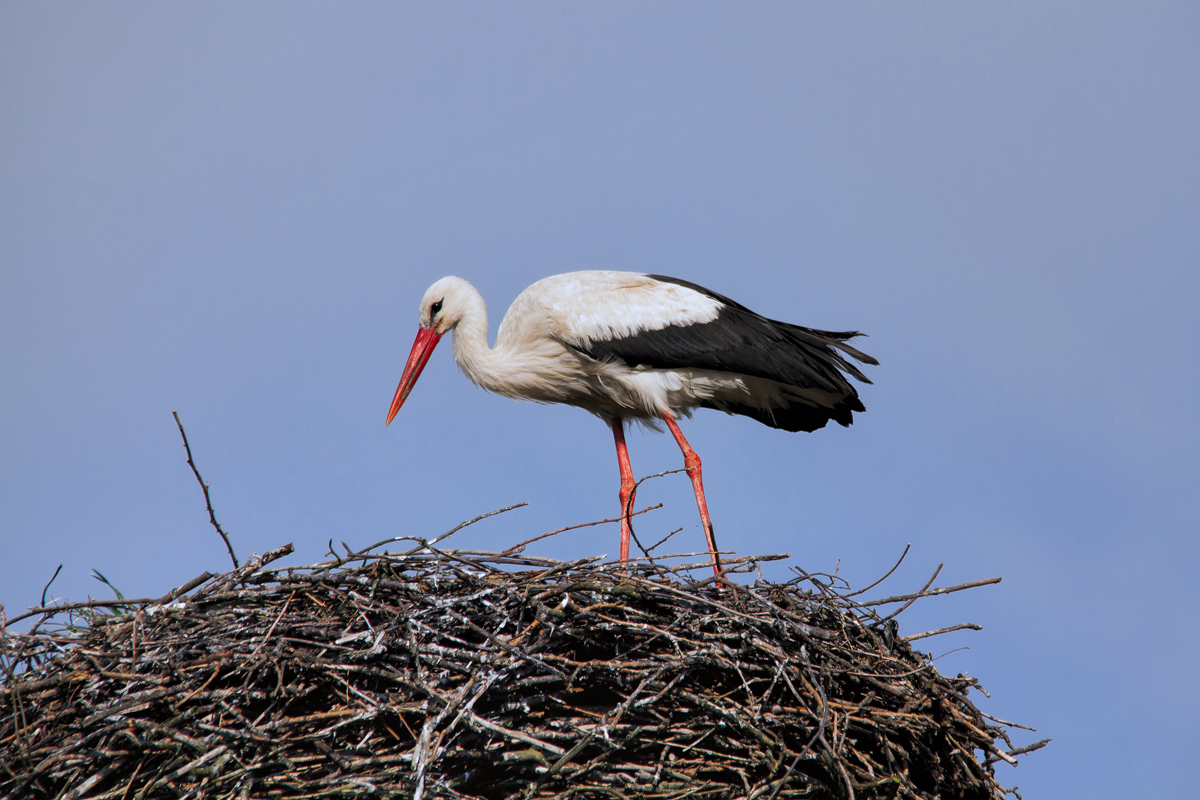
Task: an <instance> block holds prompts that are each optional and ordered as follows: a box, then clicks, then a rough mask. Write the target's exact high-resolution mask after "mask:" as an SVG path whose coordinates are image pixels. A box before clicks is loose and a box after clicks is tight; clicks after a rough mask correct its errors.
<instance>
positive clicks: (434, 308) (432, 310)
mask: <svg viewBox="0 0 1200 800" xmlns="http://www.w3.org/2000/svg"><path fill="white" fill-rule="evenodd" d="M441 310H442V301H441V300H438V301H437V302H436V303H434V304H433V305H431V306H430V307H429V318H430V319H433V318H434V317H436V316H437V315H438V312H439V311H441Z"/></svg>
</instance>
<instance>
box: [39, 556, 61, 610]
mask: <svg viewBox="0 0 1200 800" xmlns="http://www.w3.org/2000/svg"><path fill="white" fill-rule="evenodd" d="M62 567H63V565H62V564H59V565H58V569H56V570H54V574H53V575H51V576H50V580H48V581H47V582H46V585H45V586H44V587H42V605H46V592H48V591H50V584H52V583H54V579H55V578H57V577H58V573H60V572H62Z"/></svg>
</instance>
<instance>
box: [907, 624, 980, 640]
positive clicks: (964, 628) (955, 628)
mask: <svg viewBox="0 0 1200 800" xmlns="http://www.w3.org/2000/svg"><path fill="white" fill-rule="evenodd" d="M981 630H983V626H982V625H976V624H975V623H974V622H964V623H962V624H961V625H951V626H950V627H949V628H938V629H937V630H936V631H925V632H924V633H914V634H913V635H911V636H901V637H900V638H901V639H902V640H903V641H906V642H915V641H917V640H918V639H928V638H929V637H930V636H937V635H938V634H942V633H950V632H951V631H981Z"/></svg>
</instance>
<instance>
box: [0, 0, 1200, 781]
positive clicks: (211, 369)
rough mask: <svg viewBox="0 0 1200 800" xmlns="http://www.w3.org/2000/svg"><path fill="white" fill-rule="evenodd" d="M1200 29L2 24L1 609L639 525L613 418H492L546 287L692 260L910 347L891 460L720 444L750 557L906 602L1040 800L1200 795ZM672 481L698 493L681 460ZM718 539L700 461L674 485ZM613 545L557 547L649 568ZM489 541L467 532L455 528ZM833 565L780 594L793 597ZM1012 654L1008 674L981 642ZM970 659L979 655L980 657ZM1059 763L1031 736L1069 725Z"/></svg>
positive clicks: (664, 17) (691, 23)
mask: <svg viewBox="0 0 1200 800" xmlns="http://www.w3.org/2000/svg"><path fill="white" fill-rule="evenodd" d="M1198 23H1200V13H1198V12H1197V10H1196V7H1195V6H1194V5H1192V4H1184V3H1148V4H1132V3H1126V4H1117V3H1050V4H1047V3H1005V4H948V3H943V4H933V3H926V4H905V5H898V4H882V3H872V4H854V5H841V4H832V3H824V4H816V3H808V4H783V3H759V4H754V5H733V4H715V3H701V2H696V3H658V4H653V5H646V4H633V3H620V2H611V3H604V4H587V5H585V4H558V3H519V4H505V5H500V4H489V5H484V4H466V3H459V4H432V3H429V4H410V3H366V2H364V3H357V4H353V5H344V4H342V5H333V4H326V3H306V2H291V3H286V4H285V3H269V2H264V3H256V4H234V3H204V4H200V3H193V4H169V5H168V4H150V3H146V4H134V3H111V4H104V5H97V4H87V5H85V4H32V3H28V4H27V3H14V2H8V3H4V4H0V82H2V83H0V126H2V127H0V270H2V284H0V348H2V351H0V359H2V361H0V366H2V372H0V375H2V376H3V380H2V382H0V410H2V414H0V543H2V544H3V553H4V556H3V558H2V559H0V603H3V604H4V607H5V609H6V611H7V612H8V614H9V615H10V616H11V615H13V614H15V613H17V612H18V611H19V610H20V609H22V608H23V607H25V606H27V605H31V604H34V603H36V601H37V600H38V597H39V595H40V593H41V590H42V586H43V584H44V583H45V582H46V581H47V580H48V579H49V577H50V575H51V574H52V573H53V572H54V569H55V567H56V566H57V565H58V564H59V563H62V564H63V565H64V566H63V571H62V574H61V575H60V576H59V578H58V580H57V581H56V582H55V584H54V586H53V588H52V591H51V594H52V595H54V596H59V597H70V598H73V599H81V598H84V597H86V596H87V595H88V594H92V595H97V596H105V595H106V594H107V591H108V590H107V589H106V587H103V586H101V585H100V584H98V583H96V582H95V581H94V580H92V579H91V578H90V577H89V575H90V572H91V570H92V569H97V570H99V571H101V572H103V573H104V574H105V575H107V576H108V577H109V578H110V579H111V580H112V582H113V583H114V584H115V585H117V586H118V587H119V588H121V589H122V591H124V592H125V593H126V594H129V595H156V594H161V593H164V592H166V591H167V590H169V589H170V588H172V587H173V586H177V585H179V584H181V583H182V582H184V581H186V580H188V579H189V578H191V577H193V576H194V575H196V574H198V573H199V572H201V571H203V570H206V569H207V570H216V569H222V568H224V567H225V566H226V564H227V560H226V555H225V553H224V549H223V547H222V546H221V544H220V542H219V540H218V539H217V537H216V536H215V534H214V533H213V532H212V530H211V528H209V526H208V523H207V519H206V514H205V511H204V506H203V500H202V498H201V496H200V493H199V489H198V487H197V486H196V484H195V481H194V479H193V477H192V475H191V473H190V471H189V470H188V468H187V466H186V464H185V462H184V459H183V451H182V448H181V446H180V443H179V440H178V433H177V431H176V430H175V427H174V422H173V420H172V419H171V411H172V410H177V411H178V412H179V413H180V415H181V416H182V418H183V421H184V424H185V425H186V426H187V429H188V433H189V436H190V438H191V440H192V444H193V448H194V451H195V454H196V458H197V460H198V462H199V465H200V468H201V470H202V472H203V473H204V475H205V477H206V479H207V480H208V481H209V482H210V483H211V484H212V485H213V488H212V492H213V499H214V502H215V504H216V507H217V512H218V516H219V518H220V519H221V521H222V523H223V524H224V525H225V527H226V528H227V530H229V531H230V532H231V534H232V537H233V541H234V544H235V547H236V549H237V551H238V554H239V555H241V556H243V557H244V556H247V555H249V554H250V553H252V552H263V551H264V550H267V549H270V548H273V547H276V546H278V545H280V544H283V543H285V542H293V543H294V544H295V546H296V549H297V554H296V557H295V559H294V562H295V563H308V562H311V561H314V560H317V559H319V558H320V557H321V556H322V554H323V553H324V551H325V546H326V545H325V543H326V542H327V541H328V540H329V539H333V540H334V541H335V542H337V541H339V540H346V541H347V542H349V543H351V544H366V543H369V542H373V541H376V540H379V539H382V538H384V537H386V536H392V535H404V534H414V535H434V534H437V533H439V532H442V531H445V530H447V529H449V528H450V527H452V526H453V525H455V524H457V523H458V522H460V521H461V520H463V519H466V518H469V517H473V516H475V515H476V514H479V513H482V512H485V511H488V510H491V509H494V508H498V507H501V506H505V505H509V504H511V503H514V502H518V501H529V502H530V503H531V505H530V506H529V507H528V508H524V509H521V510H518V511H514V512H511V513H509V514H507V515H504V516H501V517H499V518H496V519H493V520H488V521H486V522H484V523H480V524H479V525H477V526H475V527H474V528H471V529H468V530H466V531H463V532H462V533H460V534H458V535H457V537H456V541H457V542H458V545H459V546H462V547H485V548H495V547H501V546H503V547H507V546H509V545H511V544H513V543H515V542H517V541H520V540H521V539H524V538H528V537H530V536H533V535H535V534H538V533H542V532H545V531H549V530H553V529H555V528H558V527H561V526H564V525H569V524H573V523H579V522H586V521H590V520H595V519H602V518H606V517H610V516H612V515H613V514H614V513H615V512H616V504H617V488H618V475H617V467H616V458H615V455H614V453H613V448H612V440H611V436H610V434H609V432H608V431H607V430H606V429H605V427H604V426H603V425H602V424H601V423H600V422H598V421H597V420H595V419H594V418H592V417H590V416H588V415H587V414H585V413H583V412H581V411H578V410H576V409H570V408H559V407H543V406H535V405H529V404H520V403H514V402H512V401H508V400H504V399H501V398H496V397H492V396H489V395H487V394H485V393H484V392H482V391H480V390H478V389H475V388H474V387H473V386H471V385H470V384H469V383H468V382H467V381H466V379H465V378H463V377H462V376H461V375H459V374H457V372H456V371H455V369H454V366H453V363H452V361H451V358H450V355H451V354H450V352H449V348H443V349H439V351H438V352H437V353H435V355H434V358H433V361H432V362H431V364H430V366H429V368H428V369H427V370H426V372H425V374H424V375H423V377H422V379H421V381H420V383H419V384H418V386H417V388H416V390H415V391H414V393H413V395H412V396H411V397H410V399H409V401H408V403H407V404H406V405H405V407H404V409H403V410H402V411H401V413H400V415H399V416H398V417H397V420H396V422H394V423H393V424H392V426H391V427H390V428H386V429H385V428H384V427H383V420H384V416H385V414H386V412H387V407H388V403H389V401H390V400H391V395H392V392H393V391H394V389H395V386H396V382H397V380H398V379H399V376H400V371H401V369H402V367H403V364H404V359H405V357H406V356H407V353H408V348H409V346H410V345H411V343H412V338H413V335H414V333H415V329H416V314H417V302H418V300H419V299H420V297H421V295H422V293H423V292H424V290H425V288H426V287H427V286H428V285H429V284H430V283H432V282H433V281H434V280H436V279H437V278H439V277H441V276H442V275H445V274H457V275H460V276H462V277H464V278H467V279H468V280H470V281H472V282H473V283H474V284H475V285H476V286H477V287H478V288H479V289H480V291H481V292H482V294H483V296H484V297H485V298H486V299H487V300H488V301H489V303H490V306H489V311H490V314H491V324H492V330H493V332H494V330H495V327H496V325H497V324H498V323H499V320H500V318H501V316H502V315H503V312H504V310H505V308H507V304H508V303H509V302H510V301H511V300H512V299H513V298H514V297H515V296H516V295H517V293H519V292H520V290H521V289H522V288H524V287H525V286H526V285H528V284H529V283H532V282H533V281H534V280H537V279H538V278H541V277H544V276H546V275H550V274H554V273H557V272H564V271H568V270H572V269H592V268H611V269H628V270H637V271H648V272H655V273H662V274H668V275H674V276H677V277H680V278H684V279H687V280H691V281H694V282H697V283H700V284H702V285H705V286H708V287H709V288H711V289H713V290H715V291H718V292H721V293H723V294H727V295H730V296H732V297H734V298H735V299H737V300H738V301H740V302H742V303H744V304H745V305H748V306H749V307H751V308H753V309H755V310H756V311H759V312H760V313H763V314H766V315H768V316H772V317H775V318H778V319H784V320H788V321H792V322H796V323H799V324H803V325H809V326H813V327H824V328H832V329H837V330H842V329H846V328H852V329H860V330H863V331H865V332H867V333H869V334H870V338H869V339H866V340H864V343H863V349H865V350H866V351H867V352H869V353H871V354H872V355H874V356H876V357H877V358H879V360H880V361H881V366H880V367H878V368H873V369H872V370H871V371H870V375H871V377H872V378H873V380H875V386H871V387H865V388H864V390H863V392H862V396H863V400H864V402H865V404H866V406H867V409H868V411H867V413H866V414H863V415H860V416H859V417H858V419H857V421H856V423H855V425H854V426H853V427H852V428H850V429H849V430H844V429H841V428H836V427H835V428H834V429H832V430H829V429H827V430H824V431H820V432H818V433H815V434H811V435H809V434H798V435H793V434H786V433H783V432H780V431H773V430H770V429H767V428H765V427H763V426H761V425H759V424H757V423H755V422H753V421H751V420H748V419H744V418H731V417H727V416H725V415H722V414H719V413H716V412H699V413H698V414H697V415H696V417H695V418H694V419H692V420H691V421H690V422H686V423H685V424H684V431H685V433H686V434H687V435H688V437H689V438H690V440H691V441H692V444H693V445H694V446H695V447H696V450H697V451H698V452H699V453H700V455H701V457H702V458H703V459H704V464H705V481H706V487H707V489H708V494H709V503H710V509H711V511H712V514H713V518H714V523H715V527H716V532H717V536H718V541H719V542H720V543H721V545H722V546H723V547H727V548H730V549H736V550H738V551H739V552H741V553H764V552H787V553H791V555H792V560H791V562H790V563H795V564H800V565H802V566H803V567H804V568H805V569H807V570H809V571H813V570H826V571H830V570H833V569H834V568H835V567H838V566H839V564H840V570H841V573H842V574H843V575H845V576H846V577H848V578H849V579H850V580H851V581H852V582H854V583H855V584H857V585H865V584H866V583H868V582H870V581H871V580H874V579H875V578H876V577H878V576H879V575H881V574H882V573H883V572H884V571H885V570H886V569H887V567H888V566H890V564H891V562H892V561H894V559H895V558H896V556H897V555H898V554H899V553H900V551H901V550H902V549H903V547H904V545H905V544H907V543H910V542H911V543H912V545H913V547H912V551H911V553H910V555H909V557H908V560H907V561H906V564H905V566H904V567H903V568H902V569H901V570H900V571H899V572H898V574H897V575H896V576H895V577H893V578H892V579H891V580H890V581H889V583H888V584H886V585H885V588H889V587H890V588H891V589H892V590H894V591H895V592H902V591H909V590H913V589H915V588H917V587H918V586H919V585H920V584H922V583H923V582H924V581H925V579H926V578H927V577H928V574H929V573H930V572H932V570H933V568H934V567H935V566H936V565H937V564H938V563H942V562H944V563H945V568H944V569H943V572H942V576H941V578H940V579H939V583H940V584H942V585H946V584H950V583H957V582H960V581H966V580H973V579H978V578H985V577H991V576H994V575H1001V576H1003V577H1004V582H1003V583H1002V584H1000V585H999V586H995V587H988V588H985V589H980V590H977V591H974V592H969V593H966V594H961V595H953V596H950V597H946V598H937V599H932V600H929V601H926V602H924V603H923V604H918V605H917V606H915V607H913V608H912V609H910V610H909V611H907V612H905V615H904V617H903V618H902V621H903V626H902V627H903V632H905V633H915V632H917V631H920V630H925V629H927V628H933V627H940V626H943V625H949V624H954V623H957V622H964V621H971V622H977V623H980V624H982V625H984V630H983V631H982V632H978V633H962V634H952V635H949V636H944V637H938V638H935V639H932V640H928V641H927V642H925V645H927V647H928V649H929V650H930V651H932V652H933V653H934V654H935V655H938V656H941V659H940V660H939V662H938V663H939V666H940V668H941V669H942V670H943V671H945V672H948V673H951V674H955V673H958V672H967V673H969V674H972V675H976V676H978V677H980V679H981V680H982V682H983V684H984V685H985V686H986V687H987V688H988V689H989V691H991V693H992V699H991V700H986V701H985V700H982V699H981V701H980V702H981V704H982V706H983V707H984V709H985V710H986V711H988V712H989V713H992V714H995V715H996V716H999V717H1003V718H1006V719H1013V720H1017V721H1020V722H1023V723H1025V724H1029V725H1032V726H1034V727H1036V728H1038V734H1037V737H1040V736H1043V735H1045V736H1052V737H1054V739H1055V742H1054V744H1053V745H1052V746H1051V747H1050V749H1048V750H1046V751H1043V752H1042V753H1039V754H1038V755H1036V756H1032V757H1029V758H1025V759H1022V763H1021V765H1020V767H1019V768H1017V769H1016V770H1012V769H1010V768H1008V767H1004V766H1003V765H1001V772H1000V777H1001V780H1002V782H1003V783H1005V784H1006V785H1014V784H1016V785H1019V786H1020V787H1021V789H1022V792H1023V793H1024V795H1025V797H1026V798H1033V797H1058V798H1071V797H1081V798H1082V797H1087V798H1118V797H1120V798H1124V797H1129V796H1144V797H1156V796H1157V797H1172V796H1175V797H1178V796H1184V795H1185V794H1187V793H1188V792H1189V791H1191V790H1193V789H1194V781H1193V778H1192V777H1191V770H1190V769H1187V768H1186V767H1187V766H1188V765H1189V764H1190V762H1191V761H1194V755H1195V754H1194V744H1193V741H1194V731H1193V727H1194V726H1193V725H1192V724H1191V722H1190V721H1191V720H1192V719H1194V718H1195V716H1196V714H1197V712H1200V693H1198V691H1197V688H1196V682H1195V679H1194V675H1195V669H1196V667H1195V665H1196V663H1197V661H1198V660H1200V647H1198V646H1197V637H1196V619H1197V617H1198V616H1200V600H1198V597H1200V592H1198V591H1197V589H1198V588H1200V586H1198V583H1197V578H1196V575H1197V574H1200V544H1198V541H1200V539H1198V537H1197V535H1196V531H1197V522H1198V521H1200V520H1198V517H1200V515H1198V513H1197V510H1196V501H1195V495H1196V490H1195V487H1196V486H1197V483H1198V480H1197V479H1198V478H1200V468H1198V467H1200V460H1198V457H1197V444H1198V442H1197V439H1198V437H1197V424H1196V420H1195V416H1194V414H1193V411H1194V410H1195V409H1196V408H1197V406H1198V405H1200V380H1198V378H1197V366H1198V359H1197V355H1196V344H1197V340H1198V336H1197V333H1198V332H1200V331H1198V328H1200V324H1198V323H1197V316H1196V314H1195V312H1194V306H1195V303H1196V300H1197V297H1198V296H1200V292H1198V289H1200V277H1198V270H1197V266H1198V264H1200V157H1198V153H1200V148H1198V146H1197V142H1200V104H1197V102H1196V99H1197V97H1200V48H1197V46H1196V42H1197V38H1196V37H1197V32H1198V31H1200V24H1198ZM630 450H631V455H632V459H633V465H634V470H635V472H636V473H637V474H638V475H645V474H649V473H652V472H657V471H660V470H664V469H671V468H675V467H677V466H678V465H679V455H678V450H677V449H676V447H675V445H674V443H673V442H672V441H671V440H670V438H669V437H665V436H658V435H654V434H644V433H640V432H639V433H634V434H632V435H631V437H630ZM639 499H640V500H642V501H643V502H645V503H650V502H663V503H665V504H666V505H665V508H664V509H662V510H659V511H655V512H652V513H651V514H649V515H647V516H645V517H642V518H640V519H641V520H642V521H641V523H640V525H639V531H644V532H645V533H646V535H647V536H654V537H655V538H657V535H661V534H662V533H665V532H667V531H670V530H672V529H674V528H676V527H681V526H682V527H683V528H684V531H683V533H681V534H680V536H679V537H677V539H678V538H682V540H683V541H684V542H686V543H687V544H688V545H689V546H691V547H695V548H697V549H698V548H700V547H701V546H702V537H701V533H700V530H699V527H698V520H697V518H696V513H695V508H694V505H693V501H692V498H691V492H690V486H689V484H688V482H687V480H686V478H685V477H684V476H682V475H673V476H669V477H666V478H661V479H658V480H656V481H654V482H651V483H648V484H646V485H644V486H643V488H642V490H641V491H640V492H639ZM616 540H617V532H616V530H615V528H614V527H612V526H609V527H608V528H607V529H585V530H583V531H581V532H578V533H573V534H565V535H563V536H561V537H558V538H557V539H551V540H549V541H548V542H546V543H545V545H544V546H539V547H540V549H538V550H537V552H540V553H542V554H545V555H551V556H571V557H576V556H582V555H589V554H599V553H608V554H610V555H615V554H616V552H617V547H616V545H617V541H616ZM452 541H455V540H452ZM768 574H769V575H770V576H772V577H775V578H786V577H787V573H786V571H785V570H784V569H783V568H782V567H780V568H778V569H776V570H775V571H774V572H771V573H768ZM958 648H966V649H958ZM949 651H955V652H949ZM1033 738H1035V737H1034V736H1033V735H1030V736H1029V738H1028V739H1025V741H1030V740H1032V739H1033Z"/></svg>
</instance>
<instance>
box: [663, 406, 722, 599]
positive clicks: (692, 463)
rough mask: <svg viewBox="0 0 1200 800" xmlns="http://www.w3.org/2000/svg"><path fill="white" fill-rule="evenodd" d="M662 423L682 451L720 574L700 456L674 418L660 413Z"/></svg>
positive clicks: (715, 570) (710, 548)
mask: <svg viewBox="0 0 1200 800" xmlns="http://www.w3.org/2000/svg"><path fill="white" fill-rule="evenodd" d="M662 418H663V422H665V423H667V427H668V428H670V429H671V435H672V436H674V437H675V441H676V442H678V443H679V449H680V450H682V451H683V466H684V468H686V469H687V474H688V477H689V478H691V479H692V488H693V489H695V490H696V506H697V507H698V508H699V509H700V523H701V524H702V525H703V526H704V538H705V539H707V540H708V552H709V553H711V554H712V562H713V574H714V575H718V576H719V575H720V574H721V557H720V556H719V555H717V538H716V537H715V536H713V526H712V520H711V519H709V518H708V503H707V502H706V501H705V500H704V479H703V478H702V477H701V475H700V456H698V455H696V451H695V450H693V449H692V446H691V445H690V444H688V440H687V439H685V438H683V431H681V430H679V425H678V424H676V422H675V418H674V417H672V416H671V415H670V414H669V413H667V412H666V411H663V412H662Z"/></svg>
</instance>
